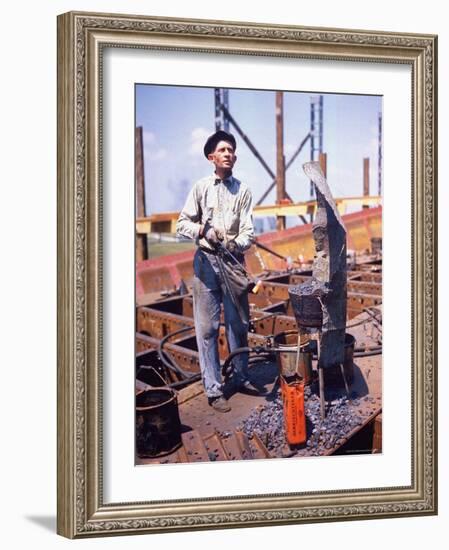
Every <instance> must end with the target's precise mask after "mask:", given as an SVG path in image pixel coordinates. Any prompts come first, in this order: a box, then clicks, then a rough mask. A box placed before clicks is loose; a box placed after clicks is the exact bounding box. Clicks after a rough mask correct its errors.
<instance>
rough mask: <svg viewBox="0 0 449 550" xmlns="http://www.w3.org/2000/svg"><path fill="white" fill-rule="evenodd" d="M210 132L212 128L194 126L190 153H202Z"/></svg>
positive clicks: (196, 154)
mask: <svg viewBox="0 0 449 550" xmlns="http://www.w3.org/2000/svg"><path fill="white" fill-rule="evenodd" d="M210 134H211V132H210V130H207V129H206V128H194V129H193V130H192V132H191V134H190V147H189V155H192V156H198V155H202V154H203V148H204V144H205V143H206V140H207V138H208V137H209V136H210Z"/></svg>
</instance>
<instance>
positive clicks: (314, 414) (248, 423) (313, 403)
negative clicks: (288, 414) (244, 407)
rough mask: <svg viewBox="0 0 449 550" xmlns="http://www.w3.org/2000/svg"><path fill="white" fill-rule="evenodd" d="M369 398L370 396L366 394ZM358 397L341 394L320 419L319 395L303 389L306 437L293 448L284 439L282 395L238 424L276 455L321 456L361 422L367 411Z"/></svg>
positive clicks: (308, 388)
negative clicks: (301, 443) (303, 441)
mask: <svg viewBox="0 0 449 550" xmlns="http://www.w3.org/2000/svg"><path fill="white" fill-rule="evenodd" d="M365 399H370V398H365ZM359 405H360V400H359V399H354V400H351V401H349V400H348V398H347V397H340V398H339V399H336V400H334V401H332V403H331V405H330V406H328V404H327V407H326V418H325V419H324V421H322V420H321V415H320V399H319V396H318V395H317V394H316V393H314V392H312V391H311V388H310V387H309V386H307V387H306V388H305V391H304V406H305V412H306V429H307V441H306V444H305V445H302V446H301V447H299V448H298V449H294V450H290V448H289V447H288V444H287V441H286V439H285V430H284V416H283V406H282V399H281V396H280V395H279V396H278V397H277V398H276V399H275V400H274V401H271V402H269V403H267V404H266V405H264V406H263V407H258V408H256V409H255V410H254V411H253V412H252V413H251V414H250V415H249V416H248V418H246V420H244V421H243V423H242V424H241V425H240V426H239V429H241V430H242V431H243V432H244V433H245V434H246V435H247V436H248V437H252V435H253V434H254V433H255V434H257V435H258V436H259V437H260V439H261V440H262V442H263V443H264V444H265V446H266V447H267V449H268V450H269V451H270V452H273V454H275V455H276V456H293V455H296V456H319V455H322V454H324V453H325V452H326V451H328V450H329V449H331V448H333V447H334V446H336V445H341V444H342V443H343V442H344V441H345V439H346V438H347V436H348V435H349V433H350V432H351V431H352V430H353V429H354V428H356V427H357V426H360V425H361V424H362V423H363V421H364V419H365V418H364V417H365V414H364V413H363V411H362V409H354V406H355V407H358V406H359Z"/></svg>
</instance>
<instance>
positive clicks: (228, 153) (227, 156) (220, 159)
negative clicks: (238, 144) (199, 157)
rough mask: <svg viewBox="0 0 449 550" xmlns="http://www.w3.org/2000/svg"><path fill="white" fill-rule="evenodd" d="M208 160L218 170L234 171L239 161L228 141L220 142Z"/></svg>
mask: <svg viewBox="0 0 449 550" xmlns="http://www.w3.org/2000/svg"><path fill="white" fill-rule="evenodd" d="M207 158H208V159H209V160H210V161H212V162H213V163H214V164H215V168H216V169H217V168H220V169H222V170H232V168H233V167H234V164H235V161H236V160H237V156H236V154H235V153H234V148H233V147H232V145H231V144H230V143H229V142H228V141H219V142H218V143H217V146H216V147H215V151H214V152H213V153H210V154H209V155H208V156H207Z"/></svg>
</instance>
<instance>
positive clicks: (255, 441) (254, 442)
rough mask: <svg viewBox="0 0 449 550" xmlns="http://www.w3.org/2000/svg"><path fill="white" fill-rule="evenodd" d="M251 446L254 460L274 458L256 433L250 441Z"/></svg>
mask: <svg viewBox="0 0 449 550" xmlns="http://www.w3.org/2000/svg"><path fill="white" fill-rule="evenodd" d="M249 444H250V447H251V452H252V455H253V458H254V459H257V458H272V456H271V453H270V451H269V450H268V449H267V448H266V447H265V445H264V444H263V443H262V441H261V439H260V437H259V436H258V435H257V434H256V433H254V434H253V436H252V438H251V439H250V440H249Z"/></svg>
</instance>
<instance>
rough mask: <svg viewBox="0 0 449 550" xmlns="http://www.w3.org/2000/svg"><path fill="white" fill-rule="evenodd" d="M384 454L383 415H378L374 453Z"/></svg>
mask: <svg viewBox="0 0 449 550" xmlns="http://www.w3.org/2000/svg"><path fill="white" fill-rule="evenodd" d="M381 452H382V414H378V415H377V416H376V418H375V420H374V433H373V453H381Z"/></svg>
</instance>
